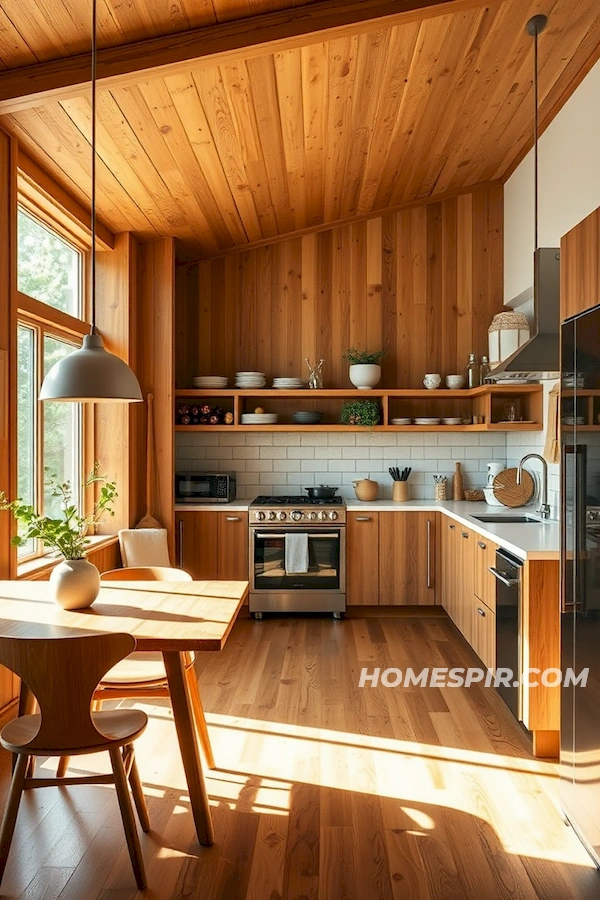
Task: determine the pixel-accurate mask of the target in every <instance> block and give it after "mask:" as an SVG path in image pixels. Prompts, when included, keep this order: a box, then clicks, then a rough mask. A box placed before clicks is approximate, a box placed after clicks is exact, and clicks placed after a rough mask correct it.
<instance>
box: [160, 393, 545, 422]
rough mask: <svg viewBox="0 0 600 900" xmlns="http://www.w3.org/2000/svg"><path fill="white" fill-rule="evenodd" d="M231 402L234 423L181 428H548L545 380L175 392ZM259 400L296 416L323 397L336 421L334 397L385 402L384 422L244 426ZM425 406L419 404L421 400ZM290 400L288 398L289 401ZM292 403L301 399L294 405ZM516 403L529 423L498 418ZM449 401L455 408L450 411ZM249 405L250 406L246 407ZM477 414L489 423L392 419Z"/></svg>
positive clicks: (184, 397)
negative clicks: (452, 385)
mask: <svg viewBox="0 0 600 900" xmlns="http://www.w3.org/2000/svg"><path fill="white" fill-rule="evenodd" d="M219 399H222V400H224V401H229V402H228V403H224V404H223V405H224V406H227V407H228V408H229V409H230V411H231V412H232V413H233V417H234V421H233V424H231V425H175V431H177V432H194V431H201V432H202V431H247V432H250V431H280V432H285V431H288V432H292V431H296V432H298V431H300V432H311V431H321V432H322V431H365V430H371V431H385V432H411V431H413V432H417V431H432V432H444V431H446V432H463V431H504V432H512V431H541V429H542V386H541V385H540V384H519V385H501V386H496V385H482V386H481V387H477V388H471V389H465V388H462V389H460V390H448V389H445V388H439V389H437V390H433V391H428V390H425V389H424V388H417V389H407V390H403V389H398V388H396V389H392V388H382V389H381V390H378V389H377V388H374V389H373V390H371V391H360V390H356V389H355V388H349V389H345V388H324V389H321V390H310V389H308V388H304V389H300V390H291V391H280V390H277V389H274V388H258V389H255V390H239V389H237V388H231V389H228V388H225V389H220V390H214V389H213V390H202V389H198V388H178V389H177V390H176V391H175V400H176V401H180V402H181V401H188V402H191V403H192V404H193V403H194V401H198V402H199V401H202V400H206V401H210V400H219ZM250 399H252V400H255V401H256V405H259V404H260V405H263V401H265V400H270V401H271V402H272V403H276V404H277V405H279V404H282V405H283V407H284V408H283V409H281V412H279V410H277V412H278V414H279V415H281V416H285V417H286V418H291V414H292V412H293V411H294V408H296V409H297V408H298V406H299V402H301V403H304V404H310V405H311V406H314V404H315V403H318V402H319V401H326V403H325V404H324V405H325V407H326V413H325V414H326V416H327V418H329V419H330V420H331V419H333V418H339V409H340V407H339V406H338V405H337V404H335V403H332V402H331V401H336V400H337V401H343V400H375V401H379V402H380V404H381V410H382V424H381V425H376V426H374V427H373V428H372V429H366V427H365V426H363V425H341V424H339V422H329V423H328V422H321V423H320V424H318V425H299V424H297V423H295V422H293V421H292V422H285V423H283V422H282V423H278V424H276V425H242V424H241V416H242V414H243V412H244V411H245V401H246V400H250ZM419 400H420V401H423V405H421V404H419V405H417V402H418V401H419ZM286 401H288V402H287V403H286ZM289 401H295V402H294V404H290V402H289ZM507 401H508V402H511V401H514V402H515V404H516V405H517V406H518V407H519V410H520V414H521V416H522V418H523V419H525V420H526V421H523V422H519V421H515V422H506V421H498V420H499V419H500V418H501V416H502V407H501V405H502V404H503V403H504V402H507ZM446 404H450V405H451V409H444V406H446ZM246 408H247V407H246ZM425 415H430V416H438V415H439V417H440V418H442V417H445V416H457V417H458V416H459V415H460V417H461V418H466V417H467V416H469V417H470V416H477V417H479V418H481V419H482V420H483V421H482V422H478V423H477V424H466V425H442V424H440V425H391V424H390V419H392V418H397V417H401V416H410V417H411V418H416V417H417V416H425Z"/></svg>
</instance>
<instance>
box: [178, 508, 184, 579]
mask: <svg viewBox="0 0 600 900" xmlns="http://www.w3.org/2000/svg"><path fill="white" fill-rule="evenodd" d="M177 532H178V539H179V547H178V557H179V568H180V569H183V519H180V520H179V523H178V525H177Z"/></svg>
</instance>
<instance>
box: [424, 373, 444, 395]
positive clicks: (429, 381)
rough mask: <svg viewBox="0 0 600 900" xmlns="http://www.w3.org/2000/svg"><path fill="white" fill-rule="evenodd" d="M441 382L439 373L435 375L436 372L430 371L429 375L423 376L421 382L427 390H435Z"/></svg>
mask: <svg viewBox="0 0 600 900" xmlns="http://www.w3.org/2000/svg"><path fill="white" fill-rule="evenodd" d="M441 383H442V376H441V375H436V374H431V373H430V374H429V375H426V376H425V378H424V379H423V384H424V385H425V387H426V388H427V390H428V391H435V390H437V388H439V386H440V384H441Z"/></svg>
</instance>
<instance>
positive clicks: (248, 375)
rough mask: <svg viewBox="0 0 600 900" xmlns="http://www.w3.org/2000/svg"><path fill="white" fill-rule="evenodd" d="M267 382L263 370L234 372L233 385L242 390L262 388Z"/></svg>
mask: <svg viewBox="0 0 600 900" xmlns="http://www.w3.org/2000/svg"><path fill="white" fill-rule="evenodd" d="M266 383H267V379H266V376H265V373H264V372H236V373H235V386H236V387H238V388H242V389H243V390H252V388H263V387H264V386H265V384H266Z"/></svg>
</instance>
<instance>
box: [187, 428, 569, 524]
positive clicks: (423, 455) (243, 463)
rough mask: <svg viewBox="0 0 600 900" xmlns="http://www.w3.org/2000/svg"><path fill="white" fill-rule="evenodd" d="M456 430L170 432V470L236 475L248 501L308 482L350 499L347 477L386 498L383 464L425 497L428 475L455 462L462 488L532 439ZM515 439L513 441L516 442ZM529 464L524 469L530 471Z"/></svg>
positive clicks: (511, 459)
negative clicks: (368, 483) (406, 473)
mask: <svg viewBox="0 0 600 900" xmlns="http://www.w3.org/2000/svg"><path fill="white" fill-rule="evenodd" d="M481 437H482V435H481V434H480V433H477V432H475V433H465V434H461V433H458V432H456V433H455V432H451V433H438V432H399V433H392V432H372V431H368V430H367V431H360V432H310V433H306V434H303V433H300V432H289V433H284V432H247V433H245V434H244V433H242V432H231V433H228V432H215V433H210V432H194V433H191V434H186V433H185V432H177V434H176V436H175V458H176V464H177V467H178V468H181V469H183V470H184V471H185V470H188V471H196V472H202V471H206V472H217V471H222V470H232V471H235V472H237V473H238V481H237V495H238V497H239V498H240V499H251V498H253V497H255V496H257V495H258V494H259V493H263V494H264V493H274V494H301V493H302V491H303V488H304V487H307V486H310V485H312V484H334V485H339V486H340V490H341V492H342V494H343V496H345V497H346V498H347V499H352V500H354V499H355V494H354V488H353V486H352V482H353V481H355V480H356V479H358V478H366V477H368V476H370V477H371V478H373V479H375V480H376V481H378V482H379V483H380V486H381V487H380V497H390V496H391V479H390V476H389V472H388V468H389V467H390V466H392V465H398V466H400V467H404V466H409V465H412V467H413V472H412V474H411V476H410V492H411V497H413V498H414V499H420V498H421V499H433V489H434V486H433V477H432V476H433V474H442V475H446V476H447V477H448V488H449V489H450V485H451V477H452V473H453V471H454V461H455V460H460V461H461V463H462V469H463V473H464V476H465V483H466V484H467V485H468V486H469V487H480V486H482V485H483V484H484V483H485V479H486V474H487V470H486V466H487V462H488V461H490V460H492V459H496V460H500V461H505V460H507V464H508V465H516V464H517V463H518V461H519V459H520V458H521V456H523V455H524V454H525V453H528V452H531V450H532V444H530V443H529V435H527V438H526V441H527V443H525V441H524V436H523V435H522V434H521V435H509V437H510V439H511V440H512V444H511V446H510V448H508V446H507V443H508V442H507V436H506V435H505V434H502V433H498V434H484V435H483V437H484V438H485V441H483V442H480V438H481ZM516 438H518V441H517V440H516ZM535 468H536V467H535V463H533V465H532V470H535ZM551 469H552V470H553V472H552V474H553V476H554V477H553V478H552V479H551V482H550V487H551V498H550V502H551V504H552V505H553V507H554V508H555V507H556V503H557V502H558V499H557V498H558V495H557V490H556V489H557V488H558V475H557V474H556V473H557V472H558V467H551Z"/></svg>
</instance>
